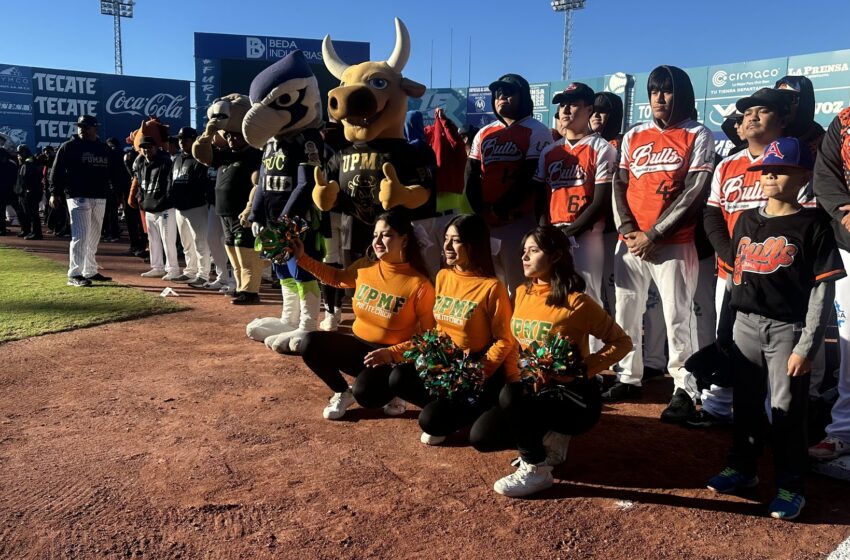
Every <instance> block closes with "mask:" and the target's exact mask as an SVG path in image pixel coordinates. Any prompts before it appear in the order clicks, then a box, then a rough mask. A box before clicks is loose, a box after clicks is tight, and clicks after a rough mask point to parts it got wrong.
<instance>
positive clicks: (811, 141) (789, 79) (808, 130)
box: [774, 76, 825, 157]
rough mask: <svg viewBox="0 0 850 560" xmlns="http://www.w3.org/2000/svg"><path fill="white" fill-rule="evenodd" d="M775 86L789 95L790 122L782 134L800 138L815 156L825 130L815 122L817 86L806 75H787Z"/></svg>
mask: <svg viewBox="0 0 850 560" xmlns="http://www.w3.org/2000/svg"><path fill="white" fill-rule="evenodd" d="M774 87H775V88H776V89H778V90H779V91H781V92H782V93H783V94H785V95H787V97H788V102H789V104H790V111H789V116H788V124H787V126H786V127H785V130H784V131H783V132H782V135H783V136H792V137H794V138H798V139H799V140H800V141H801V142H803V143H804V144H806V145H807V146H808V147H809V150H810V151H811V152H812V157H815V156H816V155H817V153H818V148H819V147H820V144H821V142H822V141H823V137H824V134H825V131H824V129H823V127H822V126H821V125H820V124H818V123H817V122H815V87H814V85H813V84H812V81H811V80H810V79H808V78H807V77H805V76H785V77H783V78H780V79H779V81H777V82H776V85H775V86H774Z"/></svg>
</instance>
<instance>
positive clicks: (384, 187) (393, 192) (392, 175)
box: [378, 163, 430, 210]
mask: <svg viewBox="0 0 850 560" xmlns="http://www.w3.org/2000/svg"><path fill="white" fill-rule="evenodd" d="M383 171H384V178H383V179H381V190H380V192H379V193H378V199H379V200H380V201H381V206H383V207H384V210H389V209H390V208H395V207H396V206H404V207H405V208H410V209H411V210H412V209H414V208H419V207H420V206H422V205H423V204H425V203H426V202H428V197H429V195H430V193H429V191H428V189H426V188H424V187H422V186H420V185H411V186H409V187H406V186H404V185H403V184H401V181H399V180H398V174H397V173H396V170H395V167H393V165H392V164H391V163H385V164H384V167H383Z"/></svg>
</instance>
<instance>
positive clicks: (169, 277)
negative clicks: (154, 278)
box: [162, 274, 183, 282]
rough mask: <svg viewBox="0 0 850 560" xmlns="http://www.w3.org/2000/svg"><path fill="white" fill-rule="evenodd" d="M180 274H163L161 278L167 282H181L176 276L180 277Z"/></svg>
mask: <svg viewBox="0 0 850 560" xmlns="http://www.w3.org/2000/svg"><path fill="white" fill-rule="evenodd" d="M182 277H183V275H182V274H177V275H175V274H165V275H164V276H163V277H162V279H163V280H165V281H167V282H182V280H178V278H182Z"/></svg>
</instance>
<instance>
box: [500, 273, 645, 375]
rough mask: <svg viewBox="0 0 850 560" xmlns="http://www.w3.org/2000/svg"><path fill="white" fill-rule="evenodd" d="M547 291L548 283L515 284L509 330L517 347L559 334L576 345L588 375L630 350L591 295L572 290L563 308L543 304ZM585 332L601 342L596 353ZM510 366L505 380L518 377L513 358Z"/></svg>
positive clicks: (629, 342)
mask: <svg viewBox="0 0 850 560" xmlns="http://www.w3.org/2000/svg"><path fill="white" fill-rule="evenodd" d="M549 292H550V288H549V285H548V284H532V286H531V288H530V289H529V288H527V287H526V286H525V284H522V285H520V286H518V287H517V290H516V300H515V301H514V315H513V318H512V319H511V331H512V332H513V334H514V336H515V337H516V339H517V341H519V344H520V347H522V348H525V347H527V346H528V345H530V344H531V343H532V342H539V343H543V342H544V341H545V340H546V338H547V337H548V336H549V334H550V333H562V334H563V335H565V336H567V337H569V338H570V340H572V341H573V342H575V343H576V344H577V345H578V347H579V350H580V351H581V355H582V356H584V362H585V364H586V365H587V375H588V377H590V376H593V375H596V374H597V373H599V372H600V371H603V370H605V369H606V368H608V367H610V366H611V365H613V364H615V363H617V362H618V361H620V360H621V359H622V358H623V357H625V355H626V354H628V353H629V351H630V350H631V349H632V339H631V338H629V335H627V334H626V333H625V331H623V329H621V328H620V326H619V325H618V324H617V323H615V322H614V319H612V318H611V316H610V315H608V313H606V312H605V310H604V309H602V307H600V306H599V304H598V303H596V302H595V301H593V298H591V297H590V296H588V295H587V294H584V293H581V292H573V293H571V294H570V295H569V296H568V297H567V305H566V306H565V307H550V306H548V305H546V298H547V297H548V296H549ZM589 335H593V336H595V337H596V338H598V339H599V340H601V341H603V342H604V343H605V346H603V347H602V349H601V350H599V352H595V353H593V354H591V353H590V343H589V340H588V336H589ZM516 357H517V356H514V358H516ZM513 365H514V367H512V368H510V369H508V370H507V373H508V381H509V382H511V381H518V380H519V370H518V369H517V367H516V360H515V359H514V360H513Z"/></svg>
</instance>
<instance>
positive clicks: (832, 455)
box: [809, 436, 850, 461]
mask: <svg viewBox="0 0 850 560" xmlns="http://www.w3.org/2000/svg"><path fill="white" fill-rule="evenodd" d="M848 453H850V443H847V442H845V441H842V440H840V439H838V438H837V437H833V436H827V437H825V438H823V440H821V442H820V443H816V444H815V445H813V446H811V447H809V457H811V458H812V459H815V460H816V461H831V460H832V459H837V458H839V457H841V456H842V455H846V454H848Z"/></svg>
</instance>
